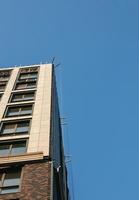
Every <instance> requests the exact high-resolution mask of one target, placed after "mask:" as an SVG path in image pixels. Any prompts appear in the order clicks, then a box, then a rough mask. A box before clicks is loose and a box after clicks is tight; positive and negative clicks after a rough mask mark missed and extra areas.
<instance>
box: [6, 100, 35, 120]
mask: <svg viewBox="0 0 139 200" xmlns="http://www.w3.org/2000/svg"><path fill="white" fill-rule="evenodd" d="M30 106H31V108H32V111H31V113H29V114H28V113H27V114H21V113H22V108H25V107H30ZM10 108H18V109H19V110H18V112H17V114H15V115H11V116H8V112H9V111H8V109H10ZM33 109H34V103H31V104H20V105H12V106H11V105H10V106H7V107H6V110H5V113H4V116H3V117H4V118H9V117H22V116H32V115H33Z"/></svg>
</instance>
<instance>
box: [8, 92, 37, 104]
mask: <svg viewBox="0 0 139 200" xmlns="http://www.w3.org/2000/svg"><path fill="white" fill-rule="evenodd" d="M34 95H35V92H34V91H33V92H28V93H20V94H18V93H17V94H12V99H11V101H12V102H18V101H29V100H34Z"/></svg>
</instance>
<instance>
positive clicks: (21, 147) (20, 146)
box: [11, 141, 26, 155]
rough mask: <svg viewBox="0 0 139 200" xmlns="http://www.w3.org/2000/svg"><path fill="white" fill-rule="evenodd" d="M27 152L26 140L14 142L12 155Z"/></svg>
mask: <svg viewBox="0 0 139 200" xmlns="http://www.w3.org/2000/svg"><path fill="white" fill-rule="evenodd" d="M25 152H26V141H22V142H16V143H13V144H12V147H11V155H19V154H23V153H25Z"/></svg>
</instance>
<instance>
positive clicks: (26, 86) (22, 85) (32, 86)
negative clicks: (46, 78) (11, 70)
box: [15, 81, 36, 90]
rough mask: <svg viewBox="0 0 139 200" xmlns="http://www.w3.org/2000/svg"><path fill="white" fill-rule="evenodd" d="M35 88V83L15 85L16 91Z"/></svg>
mask: <svg viewBox="0 0 139 200" xmlns="http://www.w3.org/2000/svg"><path fill="white" fill-rule="evenodd" d="M35 87H36V81H33V82H28V83H17V84H16V87H15V89H16V90H22V89H29V88H35Z"/></svg>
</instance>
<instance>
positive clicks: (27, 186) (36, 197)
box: [0, 162, 51, 200]
mask: <svg viewBox="0 0 139 200" xmlns="http://www.w3.org/2000/svg"><path fill="white" fill-rule="evenodd" d="M50 185H51V163H48V162H47V163H35V164H26V165H24V167H23V168H22V179H21V192H19V193H13V194H3V195H0V200H18V199H19V200H50V190H51V187H50Z"/></svg>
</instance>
